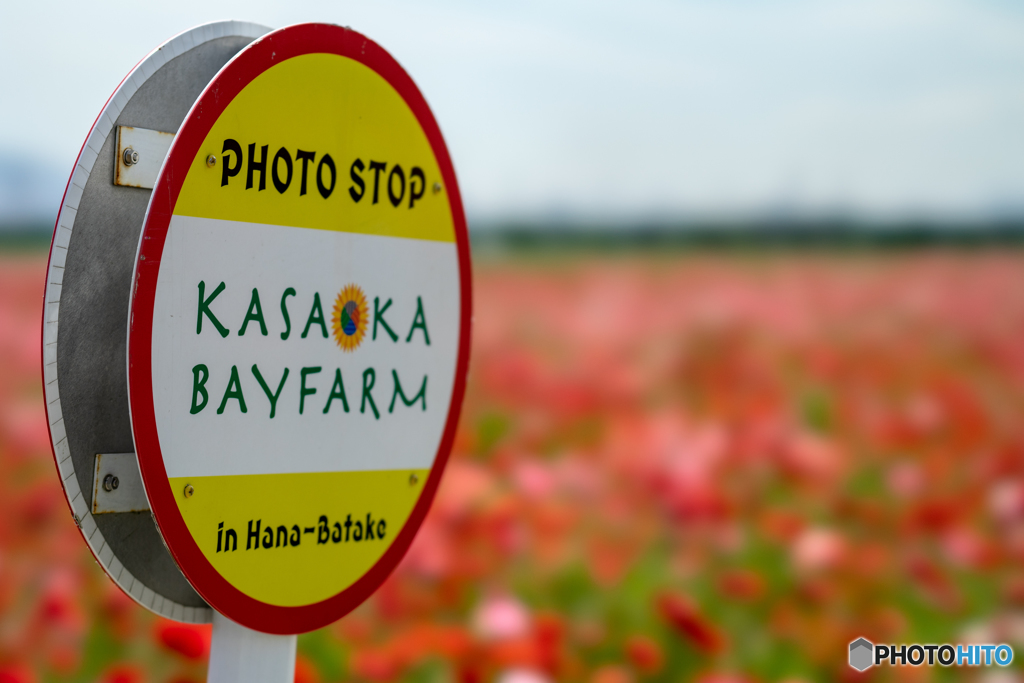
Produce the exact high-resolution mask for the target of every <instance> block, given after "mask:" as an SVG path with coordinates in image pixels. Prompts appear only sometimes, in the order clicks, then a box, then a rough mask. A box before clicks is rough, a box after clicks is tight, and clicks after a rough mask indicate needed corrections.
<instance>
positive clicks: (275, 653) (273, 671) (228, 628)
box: [206, 610, 296, 683]
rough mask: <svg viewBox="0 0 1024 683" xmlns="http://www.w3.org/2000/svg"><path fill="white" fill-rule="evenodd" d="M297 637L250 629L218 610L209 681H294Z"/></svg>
mask: <svg viewBox="0 0 1024 683" xmlns="http://www.w3.org/2000/svg"><path fill="white" fill-rule="evenodd" d="M295 642H296V638H295V636H273V635H270V634H269V633H261V632H259V631H253V630H251V629H247V628H246V627H244V626H240V625H239V624H236V623H235V622H233V621H231V620H230V619H228V618H227V617H225V616H224V615H222V614H220V613H219V612H217V611H216V610H214V612H213V640H212V642H211V643H210V668H209V670H208V671H207V674H206V681H207V683H293V681H294V680H295Z"/></svg>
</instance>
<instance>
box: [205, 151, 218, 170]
mask: <svg viewBox="0 0 1024 683" xmlns="http://www.w3.org/2000/svg"><path fill="white" fill-rule="evenodd" d="M206 165H207V166H209V167H210V168H213V167H214V166H216V165H217V157H215V156H213V155H212V154H211V155H210V156H208V157H206Z"/></svg>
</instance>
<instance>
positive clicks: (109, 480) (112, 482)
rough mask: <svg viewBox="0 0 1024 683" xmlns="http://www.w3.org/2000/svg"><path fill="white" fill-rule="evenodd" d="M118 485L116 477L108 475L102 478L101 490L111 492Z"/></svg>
mask: <svg viewBox="0 0 1024 683" xmlns="http://www.w3.org/2000/svg"><path fill="white" fill-rule="evenodd" d="M120 483H121V482H119V481H118V480H117V477H115V476H114V475H113V474H108V475H107V476H105V477H103V490H104V491H113V490H114V489H116V488H117V486H118V484H120Z"/></svg>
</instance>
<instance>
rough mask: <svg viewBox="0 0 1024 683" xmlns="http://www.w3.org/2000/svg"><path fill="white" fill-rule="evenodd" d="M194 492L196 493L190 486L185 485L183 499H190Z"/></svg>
mask: <svg viewBox="0 0 1024 683" xmlns="http://www.w3.org/2000/svg"><path fill="white" fill-rule="evenodd" d="M195 492H196V490H195V489H194V488H192V484H185V497H186V498H191V497H192V494H193V493H195Z"/></svg>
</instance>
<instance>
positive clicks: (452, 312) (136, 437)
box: [44, 24, 471, 634]
mask: <svg viewBox="0 0 1024 683" xmlns="http://www.w3.org/2000/svg"><path fill="white" fill-rule="evenodd" d="M193 101H194V104H192V105H191V108H190V109H189V110H188V113H187V115H185V116H184V117H183V119H182V120H181V122H180V125H179V126H177V127H176V130H175V131H173V141H172V142H171V143H170V147H169V150H168V151H167V152H166V157H165V158H164V159H163V160H162V163H161V164H160V169H159V173H158V174H157V175H156V177H155V178H151V179H147V177H146V176H145V173H137V174H136V176H132V178H133V185H132V186H131V187H126V188H123V191H124V192H146V191H147V190H146V189H144V188H147V187H152V192H151V196H150V197H149V201H148V206H147V208H146V210H145V215H144V219H143V218H142V217H139V218H138V221H139V222H138V224H137V227H136V228H135V231H136V232H135V240H136V241H135V244H137V245H138V247H137V252H136V253H135V255H134V259H132V263H131V265H132V266H133V268H134V270H133V272H132V275H131V278H130V287H129V288H127V289H126V290H125V294H128V292H129V291H130V301H129V306H128V311H127V349H126V359H127V378H126V384H127V395H128V396H127V406H128V408H129V411H130V430H131V437H132V446H133V447H134V452H135V454H136V457H137V463H138V464H137V469H136V470H134V476H135V477H139V476H140V475H141V481H142V484H143V485H144V489H145V494H146V497H147V500H148V504H149V507H150V512H151V518H152V520H153V521H154V522H155V524H154V525H153V526H154V530H155V531H156V534H157V536H156V537H157V538H158V540H159V541H161V542H162V544H163V545H165V546H166V549H167V551H168V552H169V555H170V557H171V558H172V559H173V563H174V566H175V568H176V569H177V570H178V571H179V572H180V574H181V575H182V576H183V577H184V578H185V579H187V583H188V586H190V587H191V588H192V589H193V590H194V591H195V593H196V594H198V596H199V597H201V600H202V603H203V604H208V605H209V606H211V607H212V608H213V609H215V610H216V611H218V612H219V613H221V614H223V615H225V616H226V617H228V618H229V619H231V620H233V621H235V622H237V623H238V624H241V625H243V626H246V627H248V628H251V629H255V630H259V631H264V632H266V633H278V634H292V633H300V632H304V631H308V630H312V629H315V628H318V627H321V626H323V625H325V624H328V623H330V622H332V621H334V620H336V619H338V618H339V617H341V616H343V615H344V614H346V613H347V612H348V611H350V610H351V609H353V608H354V607H356V606H357V605H359V604H360V603H361V602H362V601H364V600H365V599H366V598H367V597H368V596H369V595H370V594H371V593H372V592H373V591H374V590H375V589H376V588H377V587H378V586H379V585H380V583H381V582H382V581H383V580H384V579H385V578H386V577H387V575H388V574H389V573H390V572H391V570H392V569H393V568H394V567H395V565H396V564H397V563H398V561H399V560H400V559H401V557H402V556H403V554H404V553H405V551H406V550H407V549H408V547H409V545H410V543H411V541H412V539H413V537H414V536H415V534H416V532H417V530H418V528H419V525H420V523H421V522H422V520H423V518H424V516H425V515H426V512H427V509H428V508H429V506H430V503H431V501H432V499H433V496H434V493H435V491H436V489H437V486H438V483H439V480H440V476H441V473H442V471H443V468H444V465H445V462H446V459H447V457H448V453H449V451H450V449H451V445H452V441H453V438H454V432H455V427H456V423H457V420H458V415H459V410H460V406H461V401H462V396H463V392H464V382H465V375H466V369H467V363H468V343H469V327H470V315H471V288H470V262H469V244H468V239H467V234H466V224H465V218H464V214H463V210H462V205H461V200H460V197H459V192H458V186H457V184H456V179H455V175H454V170H453V167H452V163H451V160H450V158H449V156H448V152H447V149H446V147H445V144H444V140H443V138H442V136H441V132H440V129H439V127H438V125H437V123H436V121H435V120H434V118H433V115H432V114H431V112H430V109H429V108H428V106H427V104H426V101H425V100H424V98H423V96H422V94H421V93H420V92H419V90H418V89H417V87H416V86H415V84H414V83H413V81H412V80H411V78H410V77H409V76H408V75H407V74H406V73H405V71H404V70H403V69H402V68H401V67H400V66H399V65H398V64H397V62H395V60H394V59H393V58H392V57H391V56H390V55H389V54H388V53H387V52H385V51H384V50H383V49H382V48H381V47H380V46H378V45H376V44H375V43H374V42H372V41H371V40H369V39H367V38H366V37H364V36H362V35H360V34H358V33H356V32H354V31H351V30H349V29H345V28H341V27H338V26H332V25H325V24H303V25H297V26H291V27H288V28H284V29H280V30H277V31H273V32H270V33H267V34H266V35H263V36H262V37H260V38H258V39H257V40H255V41H254V42H251V43H249V44H247V45H246V46H244V47H243V48H242V49H240V50H238V51H237V54H234V55H233V56H230V59H227V60H226V63H224V64H223V66H222V67H220V68H219V71H215V72H214V73H212V74H210V75H209V76H208V78H207V81H206V85H205V88H204V89H203V90H202V92H201V94H199V95H198V98H197V99H194V100H193ZM132 123H133V122H125V125H130V124H132ZM162 132H164V133H166V132H172V131H167V130H164V131H162ZM132 136H134V137H132ZM145 136H146V132H145V131H142V132H141V133H140V132H136V131H132V132H131V135H128V134H124V135H123V136H122V137H123V138H124V139H126V140H128V141H129V142H130V141H132V140H135V141H136V142H135V143H134V145H135V146H134V147H133V151H135V149H136V148H141V149H143V152H142V153H145V150H149V149H163V148H162V147H160V144H162V143H161V142H160V140H162V139H163V138H161V139H160V140H156V138H153V139H154V140H155V141H154V142H149V141H147V140H148V139H147V138H146V137H145ZM119 139H120V138H119ZM122 146H123V145H122ZM125 149H127V147H125ZM114 151H119V152H120V156H119V157H116V158H114V160H113V163H117V161H118V159H120V158H121V157H123V156H124V151H123V150H120V149H119V150H114ZM115 156H116V155H115ZM133 163H137V162H133ZM108 182H109V181H108ZM140 188H143V189H140ZM118 189H121V188H118ZM140 228H141V233H140V232H138V231H139V229H140ZM74 244H75V243H74V240H72V241H71V245H70V246H72V247H73V246H74ZM51 261H52V257H51ZM122 329H123V327H122ZM44 341H45V340H44ZM122 367H123V366H122ZM116 446H117V448H115V444H111V446H110V447H108V448H107V452H115V451H117V450H121V451H123V450H124V448H123V446H120V445H116ZM59 457H60V456H59V455H58V459H59ZM107 461H109V462H111V463H123V462H124V459H123V458H122V459H116V458H111V457H108V458H107ZM134 462H135V461H134V460H132V461H130V462H129V464H131V465H132V466H133V467H134ZM99 463H100V461H99V460H97V465H96V467H95V468H94V470H95V472H92V471H91V472H90V476H94V477H100V478H103V479H97V481H112V479H105V478H106V477H108V476H110V473H106V472H105V471H104V470H103V466H101V465H100V464H99ZM131 474H132V473H131V472H129V473H128V474H127V475H125V474H122V475H121V479H125V477H126V476H127V477H129V479H130V477H131ZM90 484H91V482H90ZM100 488H104V487H103V486H102V485H101V486H100ZM104 490H106V491H107V494H111V491H110V490H107V489H104ZM114 493H116V491H115V492H114ZM70 498H71V495H70V492H69V499H70ZM73 508H74V504H73ZM122 514H139V513H137V512H132V513H122ZM108 571H110V570H109V569H108ZM115 578H116V577H115ZM122 587H123V584H122ZM207 612H208V610H207ZM172 616H173V615H172ZM191 616H192V617H193V620H204V619H203V616H205V615H204V614H202V613H199V612H193V613H192V615H191ZM179 618H180V617H179ZM207 618H208V617H207Z"/></svg>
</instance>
